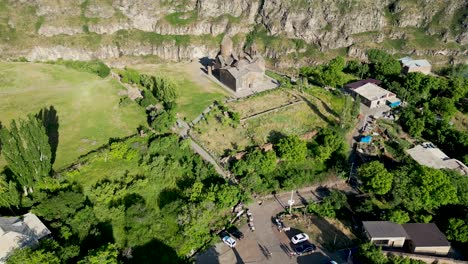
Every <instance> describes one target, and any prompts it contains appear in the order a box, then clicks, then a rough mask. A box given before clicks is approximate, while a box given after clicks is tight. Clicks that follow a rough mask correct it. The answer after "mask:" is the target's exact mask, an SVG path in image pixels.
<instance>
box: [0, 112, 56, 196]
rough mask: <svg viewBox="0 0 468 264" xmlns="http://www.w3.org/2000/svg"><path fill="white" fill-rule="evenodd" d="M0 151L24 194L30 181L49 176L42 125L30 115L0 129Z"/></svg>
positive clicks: (49, 149) (45, 139) (29, 189)
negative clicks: (0, 147) (0, 150)
mask: <svg viewBox="0 0 468 264" xmlns="http://www.w3.org/2000/svg"><path fill="white" fill-rule="evenodd" d="M0 141H1V142H2V154H3V156H4V157H5V160H6V161H7V164H8V168H9V169H10V170H11V171H12V172H13V174H14V177H15V180H16V182H18V183H19V185H20V186H21V187H22V188H23V190H24V194H25V195H27V194H28V191H29V192H30V193H31V192H32V191H33V186H34V183H35V182H37V181H40V180H41V179H42V178H43V177H45V176H47V175H49V173H50V170H51V168H52V164H51V156H52V153H51V148H50V145H49V142H48V137H47V134H46V130H45V127H44V126H43V124H42V123H41V122H40V121H39V120H38V119H37V118H35V117H34V116H32V115H29V116H28V118H27V119H26V120H23V119H20V120H19V126H18V125H17V123H16V121H15V120H13V121H12V122H11V125H10V129H8V128H2V129H1V130H0Z"/></svg>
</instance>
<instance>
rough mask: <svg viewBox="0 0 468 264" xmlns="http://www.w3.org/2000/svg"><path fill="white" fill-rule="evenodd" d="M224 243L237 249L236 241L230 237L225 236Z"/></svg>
mask: <svg viewBox="0 0 468 264" xmlns="http://www.w3.org/2000/svg"><path fill="white" fill-rule="evenodd" d="M223 242H224V244H226V245H228V246H229V247H232V248H233V247H235V246H236V240H235V239H234V238H232V237H230V236H225V237H223Z"/></svg>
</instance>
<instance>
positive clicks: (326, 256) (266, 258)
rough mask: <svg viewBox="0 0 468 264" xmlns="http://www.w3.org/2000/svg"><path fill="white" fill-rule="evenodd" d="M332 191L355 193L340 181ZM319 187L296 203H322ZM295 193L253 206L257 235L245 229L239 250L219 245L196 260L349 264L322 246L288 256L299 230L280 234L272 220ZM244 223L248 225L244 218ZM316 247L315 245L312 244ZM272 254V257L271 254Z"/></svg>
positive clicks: (298, 194) (209, 263)
mask: <svg viewBox="0 0 468 264" xmlns="http://www.w3.org/2000/svg"><path fill="white" fill-rule="evenodd" d="M324 185H327V186H329V187H334V188H338V189H344V190H346V191H353V190H352V189H350V188H349V186H348V185H346V184H343V183H337V182H336V181H335V182H333V181H331V182H329V183H328V184H323V185H322V186H324ZM317 187H319V186H318V185H316V186H312V187H308V188H304V189H301V190H299V191H298V192H294V197H293V199H294V200H296V201H297V203H298V204H300V203H302V202H304V201H308V202H312V201H317V200H319V199H320V194H319V193H318V192H317ZM290 196H291V192H284V193H280V194H278V195H276V196H269V197H268V198H266V199H265V198H264V199H263V203H262V205H259V204H258V203H254V204H252V205H250V206H249V210H250V211H251V212H252V215H253V222H254V225H255V231H254V232H251V231H250V230H249V228H248V226H247V225H246V224H245V225H243V226H242V227H241V229H240V230H241V231H242V232H243V233H244V235H245V237H244V239H242V240H240V241H238V243H237V246H236V248H235V249H230V248H229V247H228V246H226V245H224V244H223V243H221V242H220V243H217V244H216V245H215V246H214V247H212V248H210V249H208V250H207V251H205V252H202V253H200V254H198V255H197V256H196V263H198V264H217V263H221V264H238V263H273V264H289V263H314V264H321V263H327V261H328V260H330V259H331V258H332V259H334V260H336V261H338V263H345V262H344V261H342V260H341V262H340V257H339V256H340V255H339V254H331V253H330V252H327V251H326V250H325V249H323V248H321V247H320V245H318V246H319V248H318V250H317V252H315V253H313V254H310V255H307V256H302V257H290V256H289V255H288V254H287V251H288V250H291V243H290V237H292V236H293V235H294V234H295V233H294V232H298V230H292V231H291V232H279V231H278V229H277V228H276V226H275V225H274V224H273V222H272V217H273V216H275V215H276V214H277V213H279V212H281V211H283V210H284V208H283V206H284V205H286V204H287V202H288V200H289V199H290ZM241 221H246V220H245V218H242V219H241ZM312 243H314V244H317V243H315V242H314V241H312ZM268 252H269V253H271V255H269V254H268Z"/></svg>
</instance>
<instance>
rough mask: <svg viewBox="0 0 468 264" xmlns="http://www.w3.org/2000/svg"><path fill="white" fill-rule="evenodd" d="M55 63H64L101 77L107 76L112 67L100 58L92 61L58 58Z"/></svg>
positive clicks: (69, 66) (68, 66)
mask: <svg viewBox="0 0 468 264" xmlns="http://www.w3.org/2000/svg"><path fill="white" fill-rule="evenodd" d="M49 63H55V64H59V65H63V66H65V67H67V68H72V69H75V70H78V71H84V72H89V73H93V74H96V75H98V76H99V77H101V78H105V77H107V76H109V74H110V68H109V67H108V66H107V65H106V64H104V63H103V62H102V61H100V60H92V61H73V60H58V61H56V62H49Z"/></svg>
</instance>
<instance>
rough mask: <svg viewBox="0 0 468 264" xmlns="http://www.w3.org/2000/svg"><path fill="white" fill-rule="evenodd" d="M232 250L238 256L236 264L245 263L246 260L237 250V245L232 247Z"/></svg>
mask: <svg viewBox="0 0 468 264" xmlns="http://www.w3.org/2000/svg"><path fill="white" fill-rule="evenodd" d="M232 251H233V252H234V255H235V256H236V264H244V263H245V262H244V260H242V257H241V256H240V254H239V252H237V249H236V248H235V247H233V248H232Z"/></svg>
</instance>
